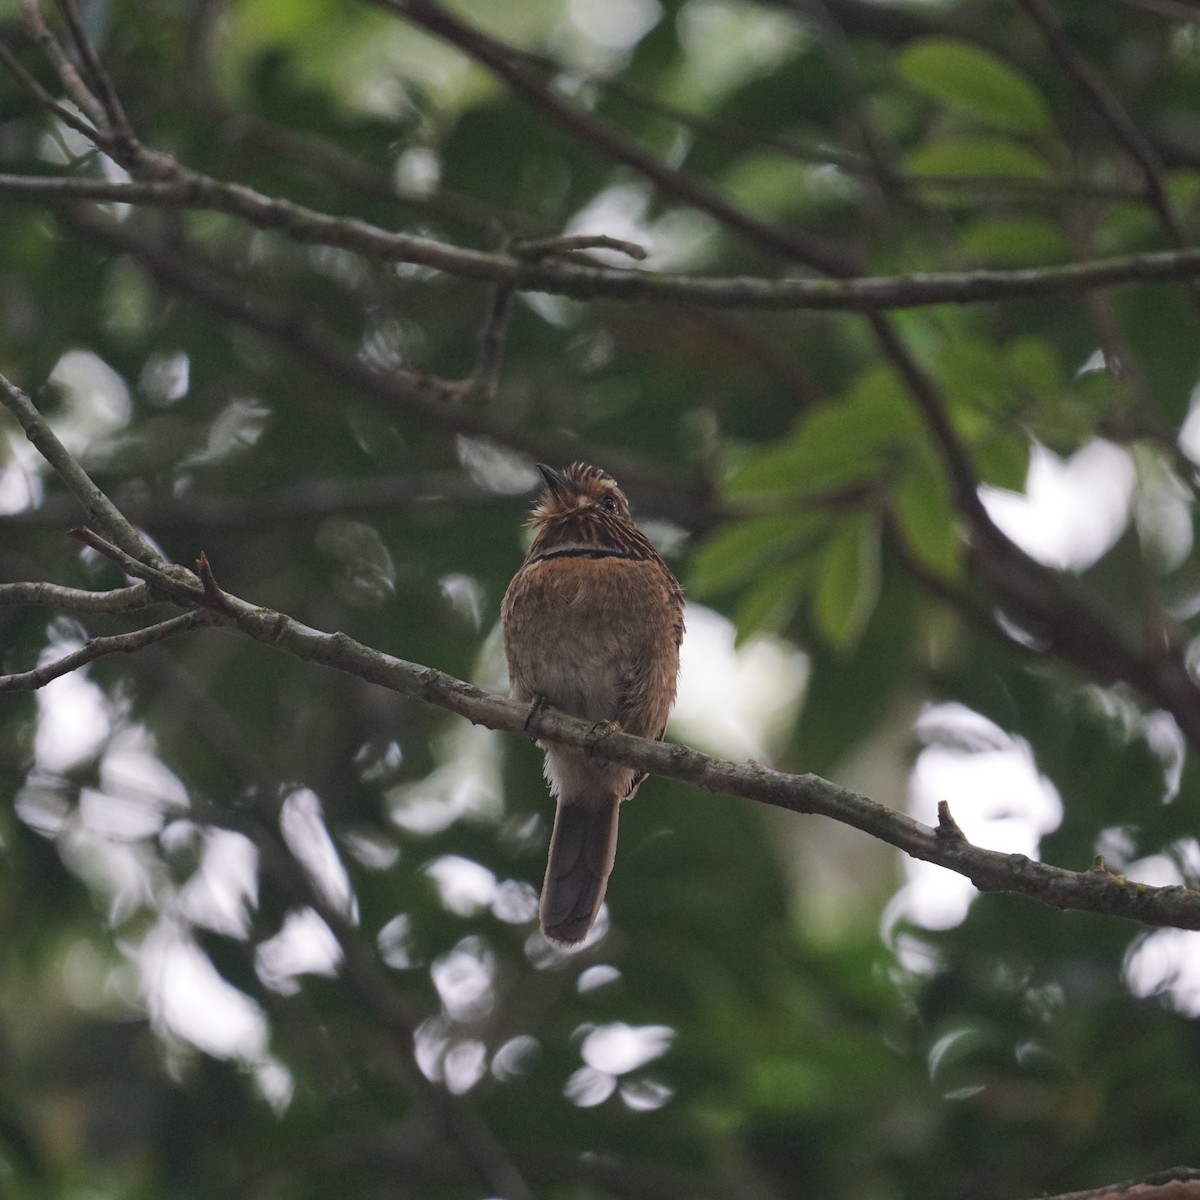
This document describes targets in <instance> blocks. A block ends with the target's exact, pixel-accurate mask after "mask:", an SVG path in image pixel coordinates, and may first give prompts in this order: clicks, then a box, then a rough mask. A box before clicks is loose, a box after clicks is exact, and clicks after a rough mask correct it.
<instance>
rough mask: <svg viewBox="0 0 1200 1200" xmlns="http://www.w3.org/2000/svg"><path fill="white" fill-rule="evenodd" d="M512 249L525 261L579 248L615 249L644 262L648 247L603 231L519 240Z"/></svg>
mask: <svg viewBox="0 0 1200 1200" xmlns="http://www.w3.org/2000/svg"><path fill="white" fill-rule="evenodd" d="M511 249H512V252H513V254H514V255H515V256H516V257H517V258H519V259H521V260H522V261H523V262H539V261H540V260H541V259H543V258H554V257H559V256H562V255H567V254H571V253H573V252H575V251H577V250H615V251H617V253H619V254H624V255H626V256H627V257H628V258H632V259H633V260H634V261H635V262H642V261H643V260H644V259H645V257H646V248H645V247H644V246H639V245H638V243H637V242H627V241H624V240H622V239H621V238H615V237H609V236H608V235H607V234H603V233H581V234H575V235H573V236H568V237H547V238H536V239H534V240H532V241H518V242H514V243H513V244H512V247H511Z"/></svg>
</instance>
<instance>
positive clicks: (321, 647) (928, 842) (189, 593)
mask: <svg viewBox="0 0 1200 1200" xmlns="http://www.w3.org/2000/svg"><path fill="white" fill-rule="evenodd" d="M9 387H10V388H11V385H9ZM12 391H13V392H16V394H17V395H18V396H19V397H22V398H23V401H24V406H27V408H28V410H29V411H30V412H31V413H32V414H33V417H34V419H36V420H38V421H40V417H38V416H37V413H36V409H34V408H33V405H32V403H31V402H30V401H29V399H28V397H25V396H24V393H20V392H18V391H17V389H12ZM18 407H19V408H21V407H22V406H18ZM27 419H28V416H27ZM35 444H39V446H40V445H41V444H45V445H46V447H47V449H48V450H49V451H50V452H51V453H53V454H54V455H55V459H57V461H55V460H51V459H48V461H51V463H52V465H53V466H55V469H56V470H59V472H60V474H61V475H62V476H63V478H64V481H66V482H67V483H68V485H70V484H71V483H72V481H74V480H77V479H78V478H79V477H82V478H84V479H86V475H85V473H84V472H83V469H82V467H80V466H79V465H78V464H77V463H75V462H74V461H73V460H71V459H70V456H69V455H68V454H67V452H66V451H65V449H64V448H63V447H62V444H61V443H60V442H58V441H57V439H54V440H53V441H52V442H49V443H45V442H44V440H43V443H35ZM60 464H61V465H60ZM88 482H89V484H90V480H89V481H88ZM91 486H92V487H94V486H95V485H94V484H92V485H91ZM105 504H107V505H108V507H110V508H111V507H112V506H111V502H110V501H108V500H107V498H105ZM122 520H124V518H122ZM73 533H74V536H76V537H78V538H79V539H80V540H81V541H84V542H86V543H87V544H88V545H90V546H92V547H93V548H94V549H96V550H98V551H99V552H100V553H102V554H105V555H106V556H107V557H109V558H110V559H112V561H114V562H115V563H117V565H118V566H120V568H121V569H122V570H123V571H125V572H126V573H127V574H129V575H131V576H133V577H134V578H137V579H141V580H144V581H145V582H147V583H149V584H151V586H152V587H153V588H154V590H155V591H157V592H159V593H160V594H162V595H164V596H167V597H169V598H170V599H171V600H173V601H174V602H175V603H176V604H178V605H180V606H182V607H184V608H186V609H188V610H189V612H188V613H186V614H185V616H187V617H192V618H197V619H198V620H200V621H204V622H207V623H212V624H221V625H228V626H231V627H235V628H237V629H239V630H241V632H242V633H244V634H246V635H247V636H248V637H250V638H252V639H254V640H255V641H259V642H263V643H264V644H266V645H269V646H273V647H275V648H276V649H279V650H282V651H284V652H285V653H288V654H291V655H293V656H294V657H296V658H298V659H301V660H303V661H305V662H312V663H317V664H320V665H323V666H327V667H331V668H333V669H334V670H338V671H343V672H345V673H347V674H350V675H354V676H356V677H357V678H360V679H363V680H366V681H367V682H369V683H375V684H378V685H379V686H381V687H386V688H389V689H391V690H392V691H396V692H400V693H402V694H403V695H406V696H411V697H412V698H414V699H417V700H422V701H424V702H425V703H428V704H433V705H436V706H438V707H440V708H444V709H446V710H447V711H449V712H453V713H456V714H458V715H459V716H463V717H466V718H467V719H468V720H470V721H472V722H475V723H477V724H482V725H486V726H487V727H488V728H490V729H495V730H498V731H500V732H503V733H511V734H519V735H522V736H524V735H526V734H532V735H533V736H535V737H536V738H538V739H543V740H549V741H553V742H560V743H562V744H564V745H569V746H575V747H578V748H581V749H588V750H589V751H593V752H594V750H595V746H596V730H595V726H594V724H593V723H592V722H590V721H583V720H580V719H578V718H576V717H571V716H568V715H567V714H565V713H562V712H559V711H557V710H554V709H551V708H549V707H548V706H540V707H539V708H538V709H536V710H535V711H532V712H531V711H530V708H529V706H528V705H526V704H523V703H520V702H519V701H516V700H511V699H507V698H503V697H500V696H495V695H492V694H491V693H489V692H486V691H483V690H482V689H480V688H477V687H475V686H474V685H473V684H470V683H467V682H465V681H464V680H461V679H456V678H454V676H452V675H448V674H446V673H445V672H442V671H438V670H436V669H435V668H433V667H427V666H422V665H420V664H417V663H411V662H407V661H405V660H404V659H399V658H395V657H394V656H392V655H389V654H384V653H383V652H381V651H379V650H374V649H372V648H371V647H369V646H365V645H363V644H362V643H361V642H357V641H355V640H354V639H353V638H351V637H348V636H347V635H346V634H344V633H323V632H322V631H320V630H317V629H313V628H312V627H311V626H308V625H304V624H302V623H300V622H299V621H296V620H294V619H293V618H291V617H289V616H287V615H286V614H285V613H282V612H277V611H274V610H272V609H267V608H260V607H258V606H256V605H253V604H249V603H247V602H246V601H245V600H242V599H240V598H238V597H236V596H233V595H231V594H229V593H228V592H225V591H223V590H221V589H220V588H219V587H217V585H216V581H215V578H212V577H211V569H210V568H209V567H208V564H207V559H202V562H201V571H202V573H204V575H205V580H204V582H203V583H199V584H195V585H193V584H191V583H189V582H185V581H184V577H185V576H186V577H187V578H194V576H191V575H190V573H185V572H182V571H181V570H180V569H179V568H178V567H176V568H173V569H172V570H174V572H176V574H171V573H169V572H167V571H163V570H161V569H160V568H159V567H157V566H150V565H148V564H147V563H145V562H141V561H139V560H138V559H136V558H135V557H133V556H132V555H130V554H128V553H126V552H125V551H124V550H123V549H121V548H120V547H119V546H116V545H113V544H111V543H108V542H106V541H105V540H104V539H103V538H101V537H99V536H98V535H96V534H95V533H94V532H92V531H91V530H87V529H82V530H75V531H73ZM1057 598H1058V597H1057V596H1056V599H1057ZM164 626H166V627H169V629H170V632H172V633H173V632H176V631H177V630H178V629H181V628H183V627H184V626H183V625H182V623H180V624H176V625H172V624H171V623H170V622H164V623H163V625H160V626H153V627H151V629H153V630H162V629H163V628H164ZM187 627H189V628H190V627H191V626H187ZM1084 633H1085V636H1086V633H1087V631H1086V630H1085V631H1084ZM138 636H141V637H146V636H149V631H145V630H143V631H140V633H139V634H136V635H119V638H118V640H117V642H116V643H112V641H111V639H108V640H107V641H108V643H109V644H112V646H113V648H114V649H121V648H123V647H124V646H127V645H128V644H129V641H128V639H129V638H130V637H135V638H136V637H138ZM163 636H168V635H166V634H164V635H163ZM151 640H157V639H156V638H154V637H151ZM86 649H87V648H86V647H85V651H86ZM106 652H111V651H106ZM79 653H84V651H81V652H79ZM57 666H58V665H57V664H52V665H51V668H50V670H55V669H57ZM69 669H70V666H66V667H63V668H62V669H61V670H59V671H58V673H60V674H61V673H63V671H65V670H69ZM52 677H54V676H52ZM18 678H22V685H21V686H27V685H25V684H24V677H18ZM9 686H10V687H12V688H15V687H17V686H18V685H17V684H10V685H9ZM604 754H605V757H606V758H609V759H611V760H612V761H614V762H620V763H622V764H625V765H627V766H631V767H635V768H637V769H639V770H643V771H646V772H648V773H649V774H653V775H662V776H664V777H666V778H671V779H679V780H683V781H684V782H687V783H691V784H692V785H694V786H696V787H699V788H701V789H703V790H705V791H709V792H725V793H729V794H732V795H737V796H743V797H745V798H746V799H750V800H755V801H758V802H759V803H762V804H770V805H773V806H775V807H778V808H785V809H788V810H790V811H792V812H798V813H818V814H821V815H824V816H828V817H831V818H832V819H834V820H836V821H840V822H842V823H844V824H847V825H851V826H853V827H854V828H856V829H860V830H862V831H863V832H865V833H869V834H871V835H872V836H874V837H877V838H879V839H880V840H882V841H885V842H887V843H889V844H891V845H893V846H896V847H897V848H898V849H900V850H903V851H904V852H905V853H906V854H909V855H912V856H913V857H915V858H920V859H924V860H926V861H929V862H934V863H938V864H939V865H941V866H945V867H948V868H949V869H950V870H952V871H956V872H958V873H960V874H962V875H965V876H967V878H969V879H970V880H971V881H972V882H973V883H974V884H975V885H976V887H978V888H979V889H980V890H982V891H1007V892H1014V893H1016V894H1019V895H1024V896H1028V897H1030V898H1031V899H1036V900H1039V901H1041V902H1042V903H1044V904H1049V905H1053V906H1055V907H1058V908H1065V909H1078V910H1081V911H1087V912H1097V913H1103V914H1105V915H1108V916H1120V917H1127V918H1130V919H1132V920H1137V921H1141V922H1143V923H1144V924H1147V925H1166V926H1174V927H1177V928H1183V929H1200V892H1194V891H1191V890H1190V889H1188V888H1183V887H1167V888H1152V887H1146V886H1144V885H1141V884H1131V883H1128V882H1127V881H1125V880H1124V879H1121V878H1119V877H1117V876H1113V875H1110V874H1108V873H1104V872H1097V871H1085V872H1079V871H1069V870H1065V869H1063V868H1061V867H1053V866H1050V865H1048V864H1045V863H1039V862H1033V861H1031V860H1030V859H1028V858H1026V857H1025V856H1024V855H1020V854H1002V853H999V852H997V851H993V850H984V849H982V848H981V847H978V846H973V845H971V844H970V843H969V842H967V841H965V839H960V838H957V837H947V836H945V833H944V832H942V833H939V832H938V830H936V829H932V828H930V827H929V826H926V825H923V824H921V823H920V822H918V821H915V820H913V819H912V818H911V817H909V816H907V815H905V814H903V813H900V812H896V811H895V810H893V809H889V808H887V807H885V806H884V805H881V804H877V803H876V802H875V801H873V800H870V799H868V798H867V797H865V796H860V795H858V794H857V793H855V792H852V791H850V790H849V789H848V788H843V787H840V786H839V785H837V784H835V783H831V782H830V781H828V780H825V779H821V778H820V777H819V776H816V775H791V774H788V773H786V772H783V771H775V770H772V769H771V768H768V767H764V766H762V765H761V764H759V763H754V762H750V763H741V764H738V763H732V762H727V761H724V760H722V759H718V758H714V757H713V756H711V755H707V754H702V753H701V752H699V751H697V750H691V749H689V748H688V747H686V746H682V745H678V744H664V743H662V742H652V741H648V740H646V739H644V738H638V737H633V736H631V735H630V734H626V733H623V732H620V731H617V732H614V733H611V734H608V735H607V736H605V738H604Z"/></svg>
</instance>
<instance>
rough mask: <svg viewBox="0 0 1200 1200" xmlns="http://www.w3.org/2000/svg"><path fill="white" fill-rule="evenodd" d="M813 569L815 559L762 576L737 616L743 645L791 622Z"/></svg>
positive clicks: (797, 561)
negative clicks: (754, 635)
mask: <svg viewBox="0 0 1200 1200" xmlns="http://www.w3.org/2000/svg"><path fill="white" fill-rule="evenodd" d="M811 569H812V560H811V557H805V558H796V559H792V560H791V561H789V562H786V563H781V564H780V565H779V566H777V567H774V568H772V569H771V570H769V571H767V572H766V574H764V575H763V576H762V578H761V579H760V580H759V582H758V583H757V584H756V585H755V586H754V587H752V588H751V589H750V591H749V592H748V593H747V594H746V597H745V599H744V600H743V601H742V603H741V604H740V605H739V606H738V609H737V611H736V612H735V613H734V614H733V623H734V625H735V626H736V628H737V641H738V644H739V645H740V644H741V643H742V642H744V641H745V640H746V639H747V638H748V637H749V636H750V635H751V634H754V633H760V632H763V631H767V632H774V631H776V630H779V629H782V628H783V627H784V625H786V624H787V623H788V621H789V620H791V617H792V614H793V613H794V612H795V611H796V606H797V605H798V604H799V602H800V596H801V594H802V593H803V590H804V586H805V583H806V581H807V579H808V575H809V573H810V571H811Z"/></svg>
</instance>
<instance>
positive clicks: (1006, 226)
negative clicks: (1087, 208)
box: [958, 217, 1071, 266]
mask: <svg viewBox="0 0 1200 1200" xmlns="http://www.w3.org/2000/svg"><path fill="white" fill-rule="evenodd" d="M958 248H959V251H960V252H961V253H962V254H963V255H964V256H965V257H967V258H973V259H979V260H980V261H982V262H985V263H1003V264H1005V265H1013V266H1039V265H1041V264H1044V263H1059V262H1065V261H1066V260H1067V259H1069V258H1070V256H1071V255H1070V248H1069V247H1068V245H1067V239H1066V237H1065V236H1064V234H1063V231H1062V229H1061V228H1060V227H1059V226H1058V225H1056V224H1055V223H1054V222H1052V221H1043V220H1041V219H1039V218H1037V217H1028V218H1021V217H1018V218H1014V219H1012V220H1007V221H989V222H987V223H986V224H983V225H976V226H975V227H974V228H973V229H968V230H967V231H966V232H965V233H964V234H963V235H962V237H961V238H959V241H958Z"/></svg>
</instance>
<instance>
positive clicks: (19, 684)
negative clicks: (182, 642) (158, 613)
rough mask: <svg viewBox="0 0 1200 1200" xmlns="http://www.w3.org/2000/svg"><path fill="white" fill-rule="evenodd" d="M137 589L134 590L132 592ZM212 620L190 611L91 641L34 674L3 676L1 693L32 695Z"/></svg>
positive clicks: (33, 672) (37, 669)
mask: <svg viewBox="0 0 1200 1200" xmlns="http://www.w3.org/2000/svg"><path fill="white" fill-rule="evenodd" d="M128 590H133V589H128ZM211 620H212V619H211V617H210V616H209V615H208V614H207V613H204V612H186V613H183V614H182V615H180V616H178V617H171V618H169V619H168V620H166V621H160V622H159V623H158V624H157V625H148V626H147V627H146V628H145V629H135V630H133V631H132V632H130V633H114V634H112V635H110V636H108V637H97V638H90V639H89V640H88V641H86V642H84V644H83V645H82V646H81V647H80V648H79V649H78V650H73V651H72V652H71V653H70V654H64V655H63V657H62V658H57V659H55V660H54V661H53V662H48V663H46V664H45V665H44V666H40V667H35V668H34V669H33V670H32V671H22V672H20V673H18V674H15V675H0V692H32V691H36V690H37V689H38V688H41V687H45V686H46V684H48V683H52V682H53V681H54V680H55V679H59V678H61V677H62V676H63V675H69V674H70V673H71V672H72V671H77V670H78V669H79V668H80V667H82V666H86V665H87V664H88V663H91V662H95V661H96V659H98V658H103V657H104V656H105V655H107V654H135V653H136V652H137V651H139V650H144V649H145V648H146V647H147V646H153V645H154V644H155V642H162V641H165V640H166V639H167V638H169V637H174V636H175V634H177V633H186V632H187V631H188V630H189V629H197V628H199V627H200V626H201V625H208V624H211Z"/></svg>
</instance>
